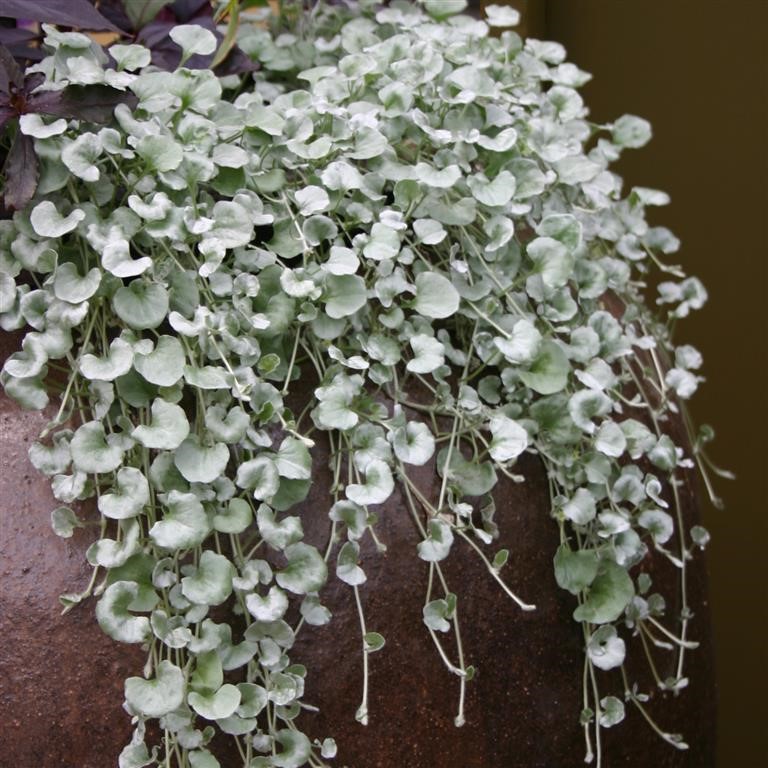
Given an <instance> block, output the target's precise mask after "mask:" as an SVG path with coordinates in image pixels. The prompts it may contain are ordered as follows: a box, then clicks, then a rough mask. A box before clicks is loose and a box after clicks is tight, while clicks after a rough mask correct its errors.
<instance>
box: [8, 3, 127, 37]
mask: <svg viewBox="0 0 768 768" xmlns="http://www.w3.org/2000/svg"><path fill="white" fill-rule="evenodd" d="M0 16H5V17H6V18H10V19H31V20H33V21H42V22H46V23H48V24H61V25H63V26H65V27H77V28H78V29H110V30H112V31H114V32H118V31H119V30H118V28H117V27H116V26H115V25H114V24H112V22H111V21H109V20H108V19H105V18H104V17H103V16H102V15H101V14H100V13H99V12H98V11H97V10H96V9H95V8H94V7H93V6H92V5H91V4H90V3H89V2H88V0H34V2H30V0H0Z"/></svg>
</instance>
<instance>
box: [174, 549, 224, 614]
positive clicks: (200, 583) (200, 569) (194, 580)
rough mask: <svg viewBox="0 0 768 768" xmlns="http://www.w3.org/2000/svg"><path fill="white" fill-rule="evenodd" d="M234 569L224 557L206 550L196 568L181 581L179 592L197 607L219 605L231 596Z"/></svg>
mask: <svg viewBox="0 0 768 768" xmlns="http://www.w3.org/2000/svg"><path fill="white" fill-rule="evenodd" d="M233 575H234V567H233V565H232V563H230V562H229V560H227V558H226V557H224V555H219V554H217V553H216V552H211V551H210V550H208V549H206V550H205V551H204V552H203V554H202V555H201V556H200V562H199V563H198V565H197V568H196V569H195V570H194V572H193V573H192V574H191V575H190V576H185V577H184V578H183V579H182V580H181V592H182V594H183V595H184V597H186V598H187V600H189V601H190V602H191V603H195V604H197V605H221V603H223V602H224V601H225V600H226V599H227V598H228V597H229V596H230V594H232V576H233Z"/></svg>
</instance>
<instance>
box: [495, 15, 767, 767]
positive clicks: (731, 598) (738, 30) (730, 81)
mask: <svg viewBox="0 0 768 768" xmlns="http://www.w3.org/2000/svg"><path fill="white" fill-rule="evenodd" d="M495 1H496V2H499V0H495ZM505 4H509V5H513V6H515V7H517V8H519V9H520V10H522V11H523V12H524V18H523V23H524V24H525V26H526V27H527V32H528V34H530V35H532V36H535V37H540V38H544V39H552V40H558V41H560V42H562V43H563V44H564V45H565V46H566V48H567V49H568V54H569V60H571V61H573V62H574V63H576V64H578V65H579V66H580V67H581V68H582V69H586V70H587V71H589V72H591V73H593V75H594V79H593V81H592V82H591V83H589V84H588V85H587V86H586V87H585V88H584V89H583V95H584V97H585V101H586V103H587V104H588V105H589V106H590V108H591V112H592V116H593V117H594V119H595V120H597V121H599V122H603V121H610V120H612V119H615V118H617V117H619V116H620V115H622V114H624V113H625V112H630V113H633V114H637V115H641V116H642V117H645V118H647V119H648V120H650V121H651V122H652V124H653V127H654V139H653V141H652V142H651V144H650V145H648V146H646V147H645V148H643V149H641V150H636V151H633V152H630V153H627V155H626V156H625V157H624V158H622V161H621V163H620V164H619V165H618V166H617V170H618V172H619V173H620V174H622V175H623V176H624V177H625V179H626V182H627V185H628V186H629V185H635V184H638V185H644V186H649V187H656V188H659V189H663V190H665V191H667V192H669V193H670V194H671V196H672V205H671V206H669V207H668V208H663V209H660V210H659V211H658V212H657V213H655V215H654V218H653V219H652V220H653V222H654V223H657V224H664V225H666V226H669V227H670V228H671V229H672V230H673V231H674V232H675V233H676V234H677V235H678V237H680V238H681V239H682V241H683V248H682V250H681V252H680V253H679V254H678V256H679V258H678V259H676V261H679V262H680V263H682V264H683V266H684V268H685V269H686V271H687V272H688V273H690V274H696V275H698V276H699V277H700V278H701V279H702V280H703V281H704V282H705V284H706V286H707V287H708V289H709V293H710V301H709V303H708V304H707V306H706V307H705V308H704V310H702V311H701V312H699V313H698V314H695V315H694V316H692V317H690V318H688V319H687V320H685V321H682V322H681V324H680V326H679V329H678V336H677V339H678V341H685V342H687V343H691V344H694V345H695V346H696V347H698V348H699V349H700V350H701V351H702V353H703V354H704V360H705V370H704V375H705V376H706V378H707V381H706V383H705V384H704V385H703V387H702V388H701V389H700V390H699V392H698V393H697V394H696V396H695V398H694V400H693V402H692V410H693V413H694V416H695V418H696V419H697V421H698V422H699V423H701V422H706V423H709V424H711V425H712V426H714V427H715V430H716V432H717V439H716V441H715V443H714V444H713V445H712V446H711V450H710V453H711V454H712V456H713V458H714V459H715V460H716V461H718V462H719V463H720V464H722V465H724V466H726V467H727V468H729V469H731V470H732V471H734V472H735V473H736V474H737V475H738V479H737V481H736V482H729V481H726V480H721V481H718V483H717V490H718V492H719V493H720V494H721V496H722V497H723V499H724V501H725V504H726V507H725V509H724V510H722V511H720V510H716V509H714V508H713V507H712V506H711V505H706V506H705V508H704V522H705V525H706V526H707V527H708V528H709V529H710V531H711V532H712V535H713V541H712V544H711V546H710V548H709V550H708V554H709V569H710V577H711V595H712V609H713V620H714V631H715V643H716V649H717V670H718V687H719V706H720V723H719V750H718V755H719V763H718V764H719V766H720V767H721V768H732V767H735V766H738V768H753V767H754V768H757V767H758V766H766V765H768V747H766V733H765V729H766V720H767V719H768V708H767V707H766V699H767V698H768V685H766V683H767V682H768V680H767V679H766V678H767V676H766V669H767V668H768V658H766V656H767V654H766V650H767V649H768V642H766V637H768V613H767V612H766V604H767V601H766V597H768V594H767V591H766V583H767V579H766V565H767V564H768V552H767V547H766V542H767V541H768V536H767V534H768V526H766V518H768V504H766V501H767V500H768V494H766V490H765V488H766V480H768V462H767V461H766V441H767V438H768V412H767V411H766V400H768V386H766V378H767V376H766V361H767V358H768V355H767V354H766V349H767V348H768V347H767V345H766V340H767V337H768V333H767V332H766V331H767V330H768V320H767V319H766V318H768V277H767V275H768V273H767V271H766V261H767V260H768V235H767V233H768V227H767V226H766V221H768V191H767V190H768V161H767V160H768V154H767V152H766V146H768V119H767V112H768V109H767V106H768V55H767V50H768V35H766V33H767V32H768V0H730V2H722V1H721V2H716V1H714V0H517V1H515V0H512V2H509V3H505ZM638 768H645V767H644V766H642V767H641V766H639V765H638Z"/></svg>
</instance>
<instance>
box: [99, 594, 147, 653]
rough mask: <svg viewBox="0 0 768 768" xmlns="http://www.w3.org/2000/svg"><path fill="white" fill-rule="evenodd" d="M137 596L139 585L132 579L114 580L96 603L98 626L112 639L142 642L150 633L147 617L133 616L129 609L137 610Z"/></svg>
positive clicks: (123, 641) (124, 641)
mask: <svg viewBox="0 0 768 768" xmlns="http://www.w3.org/2000/svg"><path fill="white" fill-rule="evenodd" d="M138 596H139V585H138V584H137V583H136V582H133V581H116V582H115V583H114V584H110V585H109V586H108V587H107V588H106V590H104V594H103V595H102V596H101V599H100V600H99V602H98V603H96V619H97V621H98V622H99V626H100V627H101V628H102V629H103V630H104V632H106V633H107V634H108V635H109V636H110V637H111V638H112V639H113V640H119V641H120V642H121V643H143V642H144V641H145V640H147V639H148V638H149V637H150V635H151V630H150V626H149V619H148V618H147V617H146V616H134V615H133V614H132V613H130V611H131V610H138V608H137V607H136V605H135V601H136V599H137V598H138Z"/></svg>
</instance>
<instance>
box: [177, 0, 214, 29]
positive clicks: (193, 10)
mask: <svg viewBox="0 0 768 768" xmlns="http://www.w3.org/2000/svg"><path fill="white" fill-rule="evenodd" d="M171 10H172V11H173V14H174V16H175V17H176V20H177V21H178V22H179V23H180V24H186V23H187V22H188V21H189V20H190V19H192V18H193V17H195V16H199V15H202V14H203V13H204V12H205V11H208V15H209V16H210V11H211V4H210V2H209V1H208V0H176V2H175V3H173V5H171ZM198 23H199V22H198Z"/></svg>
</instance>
